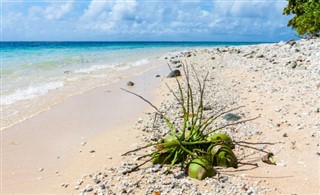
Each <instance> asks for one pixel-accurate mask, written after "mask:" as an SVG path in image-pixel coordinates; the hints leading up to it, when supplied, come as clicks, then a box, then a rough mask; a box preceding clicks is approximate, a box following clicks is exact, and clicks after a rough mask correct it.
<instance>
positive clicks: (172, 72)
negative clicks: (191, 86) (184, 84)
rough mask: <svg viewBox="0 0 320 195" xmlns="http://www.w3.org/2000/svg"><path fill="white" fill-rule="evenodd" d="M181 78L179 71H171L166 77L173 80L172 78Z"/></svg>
mask: <svg viewBox="0 0 320 195" xmlns="http://www.w3.org/2000/svg"><path fill="white" fill-rule="evenodd" d="M178 76H181V72H180V70H173V71H171V72H170V73H169V75H168V76H167V78H174V77H178Z"/></svg>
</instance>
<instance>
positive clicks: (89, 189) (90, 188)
mask: <svg viewBox="0 0 320 195" xmlns="http://www.w3.org/2000/svg"><path fill="white" fill-rule="evenodd" d="M92 191H93V187H92V186H91V185H90V184H88V185H87V186H86V188H85V190H84V192H92Z"/></svg>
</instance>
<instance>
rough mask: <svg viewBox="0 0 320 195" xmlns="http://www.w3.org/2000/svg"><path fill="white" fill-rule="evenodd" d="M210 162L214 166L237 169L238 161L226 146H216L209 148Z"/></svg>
mask: <svg viewBox="0 0 320 195" xmlns="http://www.w3.org/2000/svg"><path fill="white" fill-rule="evenodd" d="M210 161H211V162H212V163H213V165H214V166H220V167H233V168H237V167H238V159H237V157H236V155H235V154H234V153H233V151H232V150H231V149H230V148H229V147H228V146H227V145H216V146H214V147H212V148H211V151H210Z"/></svg>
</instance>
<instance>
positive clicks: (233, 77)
mask: <svg viewBox="0 0 320 195" xmlns="http://www.w3.org/2000/svg"><path fill="white" fill-rule="evenodd" d="M317 46H320V44H319V42H314V43H312V44H311V43H310V41H309V42H307V41H304V40H303V41H297V43H296V44H295V46H292V45H290V44H288V43H283V44H280V43H278V44H265V45H253V46H241V47H221V48H203V49H193V50H191V51H190V54H191V56H190V57H187V56H189V54H188V55H185V54H182V55H179V56H178V57H175V59H178V60H187V61H188V63H191V64H195V65H197V66H195V67H196V70H197V71H199V73H200V74H204V73H206V72H210V75H209V84H208V93H207V94H206V100H207V101H208V105H209V106H211V107H212V108H214V109H217V108H219V106H220V107H221V106H224V105H229V106H230V108H231V107H232V108H234V107H237V106H241V105H245V107H244V108H242V109H239V110H237V111H236V113H237V114H239V115H240V116H242V117H243V118H245V119H247V118H251V117H255V116H260V118H259V119H257V120H254V121H251V122H248V123H245V124H240V125H237V126H235V127H234V128H227V129H225V131H226V132H227V133H230V134H231V136H232V137H233V138H234V139H236V140H242V141H250V142H270V143H274V144H273V145H267V144H261V145H260V146H259V147H261V149H263V150H267V151H270V152H273V153H274V154H275V158H276V161H277V163H278V165H277V166H272V165H267V164H264V163H262V162H261V157H262V154H261V153H255V152H253V151H252V150H250V149H240V148H238V149H237V150H236V152H237V154H238V155H240V156H241V155H250V158H251V160H252V159H253V162H256V163H258V165H259V167H258V168H256V169H251V168H252V167H250V166H243V167H241V168H239V169H238V170H233V169H226V170H221V174H222V176H223V178H224V180H223V182H222V181H221V178H219V179H216V178H207V179H206V180H204V181H202V182H200V181H196V180H193V179H190V178H188V177H186V176H185V175H184V173H183V172H181V171H179V169H175V170H174V171H175V174H169V175H167V176H166V175H164V174H162V172H163V171H162V170H163V169H160V170H159V169H156V168H155V167H154V166H151V165H150V164H147V165H146V166H144V167H142V168H141V169H140V170H138V171H137V172H135V173H131V174H129V175H122V174H121V171H123V169H126V168H128V167H130V164H131V163H133V164H135V163H137V162H136V160H135V159H136V158H137V156H139V154H132V155H130V156H126V157H121V156H120V154H121V153H123V152H126V151H128V150H130V149H133V148H136V147H138V146H139V145H140V146H141V145H144V144H145V142H147V143H148V142H151V141H152V140H154V139H158V138H159V137H162V136H164V135H166V134H167V133H168V132H166V128H165V125H164V124H163V122H161V121H159V122H158V123H159V124H158V125H159V129H153V128H151V127H152V123H153V122H154V121H153V115H152V113H153V110H152V109H150V108H148V105H146V104H145V103H144V102H142V101H141V100H139V99H138V98H136V97H134V96H131V95H130V94H129V95H130V99H131V102H132V104H137V103H139V102H140V103H141V104H143V105H144V109H142V110H143V111H142V110H141V111H142V112H141V111H137V113H138V114H137V115H136V116H135V117H133V118H132V122H130V124H134V121H136V119H137V118H139V119H138V121H136V123H135V124H134V125H129V122H128V123H127V124H124V126H118V127H114V128H112V130H111V132H112V133H111V134H110V132H105V131H101V133H95V136H92V139H90V140H89V139H88V140H89V141H88V140H87V141H86V140H81V142H80V140H79V139H78V140H77V142H75V143H77V144H78V145H76V146H75V147H74V148H73V149H74V151H76V153H74V155H72V156H71V157H70V159H69V160H68V161H64V162H65V164H64V165H62V166H63V167H64V168H63V169H61V170H62V171H61V176H60V180H59V182H60V183H59V182H56V183H55V184H53V183H51V184H52V185H51V186H52V188H51V189H52V190H53V191H54V193H79V192H106V191H107V192H108V191H109V192H114V193H138V194H139V193H146V194H150V193H154V192H161V193H164V194H165V193H170V192H175V193H178V194H183V193H197V192H201V193H203V194H210V193H225V194H228V193H261V194H292V193H298V194H314V193H318V192H319V191H318V190H317V189H319V188H317V187H319V184H320V178H319V176H318V175H320V174H317V173H320V170H319V166H317V165H319V163H320V160H319V157H318V156H317V151H318V152H319V142H317V140H319V138H320V135H319V128H320V124H319V122H318V121H319V120H317V119H319V112H318V110H317V109H319V108H318V107H317V104H319V103H320V102H319V99H317V97H318V95H319V93H320V91H319V90H320V89H319V87H318V88H317V83H320V80H319V79H317V76H316V75H317V74H318V72H317V71H320V70H319V67H317V66H316V63H317V61H316V60H317V59H315V58H317V57H319V58H320V53H319V51H314V50H307V49H305V50H304V48H317ZM297 49H298V50H299V51H301V52H296V51H295V50H297ZM292 50H293V51H294V52H296V53H290V51H292ZM286 52H289V53H286ZM303 52H306V53H303ZM309 54H310V55H309ZM274 55H276V56H274ZM310 56H311V57H310ZM301 58H302V59H303V60H302V61H301V60H300V59H301ZM289 62H290V63H289ZM295 62H296V63H297V65H295V64H296V63H295ZM294 65H295V66H294ZM172 67H175V65H173V66H172ZM160 69H161V70H162V71H164V72H166V71H167V72H166V73H163V74H161V75H164V76H166V74H167V73H168V72H169V71H168V70H166V71H165V70H164V69H165V67H164V66H162V67H160ZM153 71H156V70H153ZM151 72H152V71H151ZM157 74H159V73H155V72H154V75H149V77H155V75H157ZM144 75H146V74H144ZM137 78H141V76H140V77H139V76H138V77H137ZM157 79H158V80H157ZM179 79H180V80H183V75H182V78H179ZM154 80H156V81H158V82H160V79H159V78H155V79H154ZM161 80H162V79H161ZM164 80H165V82H169V85H170V86H171V84H173V85H172V86H173V89H174V90H176V88H175V87H174V79H173V80H170V79H164ZM172 81H173V83H171V82H172ZM165 82H163V81H162V82H160V83H158V85H157V86H158V87H156V88H155V90H156V92H152V93H153V97H154V98H152V97H151V98H148V96H145V95H143V94H142V95H143V96H144V97H145V98H146V99H148V100H150V101H151V102H153V101H155V104H156V105H157V106H158V107H160V108H161V110H164V111H167V112H169V113H168V114H169V116H170V117H171V118H173V119H176V120H177V121H179V120H180V119H179V117H178V116H179V105H177V103H176V102H175V100H174V99H173V97H172V96H170V93H169V91H168V89H166V86H165V85H164V83H165ZM123 84H125V83H123ZM144 85H145V83H144ZM138 86H139V85H138V84H137V87H138ZM211 91H212V92H213V93H211ZM135 92H138V93H139V91H135ZM149 92H150V91H149ZM149 95H150V94H149ZM80 96H82V97H83V96H84V94H82V95H80ZM151 96H152V95H151ZM86 99H87V98H86ZM67 101H68V100H67ZM66 104H67V103H66ZM59 105H60V104H59ZM59 105H57V106H59ZM73 109H74V108H73ZM71 111H72V109H71ZM48 112H50V113H52V111H48ZM82 113H83V112H82ZM142 113H144V114H142ZM148 113H149V114H148ZM96 121H97V120H96ZM224 122H225V121H223V119H219V120H218V121H217V124H223V123H224ZM122 124H123V122H122ZM95 125H97V124H95ZM92 126H94V124H91V127H92ZM111 135H113V136H114V137H115V138H116V139H111V137H110V136H111ZM125 135H127V136H128V137H125V138H124V136H125ZM302 136H303V137H302ZM301 137H302V138H303V140H302V141H301ZM22 139H23V138H22ZM106 140H109V141H106ZM83 141H86V143H85V144H84V145H83V146H82V145H81V143H84V142H83ZM79 142H80V143H79ZM106 142H108V143H109V145H108V144H107V143H106ZM110 144H111V145H110ZM115 144H119V145H117V147H113V149H110V146H114V145H115ZM13 145H14V144H13ZM96 148H98V149H96ZM79 150H82V152H79ZM93 150H94V152H92V153H90V151H93ZM100 151H103V152H102V154H101V153H100ZM304 151H308V153H306V152H304ZM79 153H80V154H86V155H83V156H81V155H79ZM98 159H100V160H98ZM62 160H64V159H62ZM48 164H49V163H48ZM83 166H85V167H86V168H83V169H82V170H81V167H83ZM99 167H100V168H99ZM102 167H103V168H102ZM39 168H40V169H41V167H35V170H34V172H35V173H36V174H38V175H41V174H43V173H45V171H46V170H47V169H46V168H45V167H44V170H43V171H39V170H38V171H37V169H39ZM66 173H68V175H70V176H69V177H67V176H66V175H63V174H66ZM69 173H70V174H69ZM51 174H53V173H51ZM97 181H99V182H97ZM37 182H38V183H41V182H46V177H43V178H42V179H40V180H39V181H37ZM79 182H80V183H81V184H79ZM304 182H308V185H305V183H304ZM34 184H36V182H34ZM102 186H103V187H102ZM91 189H92V190H91ZM38 190H39V189H38ZM42 190H45V189H42ZM42 192H47V191H42Z"/></svg>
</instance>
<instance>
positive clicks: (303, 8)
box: [283, 0, 320, 38]
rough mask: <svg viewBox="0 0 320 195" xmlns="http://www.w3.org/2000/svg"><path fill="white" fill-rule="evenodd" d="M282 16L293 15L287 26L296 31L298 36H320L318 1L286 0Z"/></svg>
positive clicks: (319, 3)
mask: <svg viewBox="0 0 320 195" xmlns="http://www.w3.org/2000/svg"><path fill="white" fill-rule="evenodd" d="M287 1H288V5H287V7H285V8H284V9H283V14H284V15H290V14H295V16H294V17H293V18H292V19H291V20H289V22H288V26H291V27H292V28H293V29H296V31H297V33H298V34H299V35H306V36H307V37H311V38H312V37H319V35H320V0H287Z"/></svg>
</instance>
